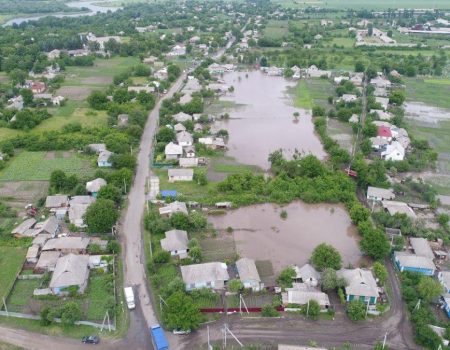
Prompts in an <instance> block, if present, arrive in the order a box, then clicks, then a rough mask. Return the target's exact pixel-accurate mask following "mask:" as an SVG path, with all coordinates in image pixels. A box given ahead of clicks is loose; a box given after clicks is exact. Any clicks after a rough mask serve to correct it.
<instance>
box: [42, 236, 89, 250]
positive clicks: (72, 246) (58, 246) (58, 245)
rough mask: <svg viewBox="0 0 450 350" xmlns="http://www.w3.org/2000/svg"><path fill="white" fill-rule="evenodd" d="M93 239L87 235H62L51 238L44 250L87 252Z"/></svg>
mask: <svg viewBox="0 0 450 350" xmlns="http://www.w3.org/2000/svg"><path fill="white" fill-rule="evenodd" d="M90 241H91V239H90V238H87V237H60V238H52V239H49V240H48V241H47V242H46V243H45V244H44V247H43V248H42V251H44V252H45V251H50V250H51V251H57V252H61V253H63V254H85V253H86V251H87V247H88V245H89V243H90Z"/></svg>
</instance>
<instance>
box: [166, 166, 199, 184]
mask: <svg viewBox="0 0 450 350" xmlns="http://www.w3.org/2000/svg"><path fill="white" fill-rule="evenodd" d="M167 175H168V176H169V182H176V181H192V180H193V178H194V170H192V169H169V170H168V172H167Z"/></svg>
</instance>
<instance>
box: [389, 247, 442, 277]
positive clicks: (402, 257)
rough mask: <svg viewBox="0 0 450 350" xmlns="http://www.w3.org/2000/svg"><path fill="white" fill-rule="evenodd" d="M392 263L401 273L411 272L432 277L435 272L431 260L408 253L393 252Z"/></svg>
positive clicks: (434, 266)
mask: <svg viewBox="0 0 450 350" xmlns="http://www.w3.org/2000/svg"><path fill="white" fill-rule="evenodd" d="M394 263H395V266H396V267H397V268H398V269H399V271H401V272H403V271H411V272H418V273H421V274H423V275H427V276H433V275H434V272H435V271H436V265H434V262H433V260H432V259H430V258H427V257H425V256H420V255H416V254H412V253H408V252H394Z"/></svg>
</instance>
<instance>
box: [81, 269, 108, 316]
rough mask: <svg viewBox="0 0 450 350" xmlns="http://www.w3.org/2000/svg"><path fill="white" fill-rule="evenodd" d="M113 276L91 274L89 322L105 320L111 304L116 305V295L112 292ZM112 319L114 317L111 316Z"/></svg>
mask: <svg viewBox="0 0 450 350" xmlns="http://www.w3.org/2000/svg"><path fill="white" fill-rule="evenodd" d="M111 276H112V275H110V274H100V273H95V272H92V273H91V277H90V279H89V287H88V291H87V293H88V299H89V301H88V304H89V306H88V309H87V315H86V316H87V319H88V320H97V321H98V320H103V317H104V316H105V312H106V310H108V308H109V306H110V305H111V303H112V304H113V305H114V294H113V291H112V288H113V287H112V285H113V282H112V278H111ZM109 316H110V317H112V315H109Z"/></svg>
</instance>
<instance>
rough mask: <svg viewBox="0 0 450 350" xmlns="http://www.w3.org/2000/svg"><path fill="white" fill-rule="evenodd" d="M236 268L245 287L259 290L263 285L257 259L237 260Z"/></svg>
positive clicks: (255, 290)
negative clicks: (256, 262)
mask: <svg viewBox="0 0 450 350" xmlns="http://www.w3.org/2000/svg"><path fill="white" fill-rule="evenodd" d="M236 269H237V273H238V275H239V279H240V280H241V282H242V284H243V285H244V288H247V289H251V290H253V291H254V292H258V291H260V290H261V288H262V287H263V284H262V283H261V278H260V277H259V273H258V270H257V269H256V264H255V260H253V259H248V258H241V259H239V260H238V261H236Z"/></svg>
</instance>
